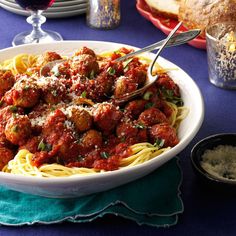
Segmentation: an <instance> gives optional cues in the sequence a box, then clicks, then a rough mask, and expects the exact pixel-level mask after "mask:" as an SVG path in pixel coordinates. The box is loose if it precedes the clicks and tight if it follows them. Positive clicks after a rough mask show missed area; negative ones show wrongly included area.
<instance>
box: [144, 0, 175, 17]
mask: <svg viewBox="0 0 236 236" xmlns="http://www.w3.org/2000/svg"><path fill="white" fill-rule="evenodd" d="M158 1H164V0H154V1H153V0H145V2H146V4H147V5H148V6H149V8H150V10H151V12H152V13H154V14H155V15H158V16H161V17H165V18H171V19H175V20H178V8H179V1H180V0H172V1H171V2H173V3H174V5H175V6H174V10H173V11H172V12H171V11H170V10H169V9H168V7H167V8H166V9H164V8H159V6H158V4H157V2H158ZM173 3H172V4H173ZM166 4H168V3H166ZM176 8H177V10H176Z"/></svg>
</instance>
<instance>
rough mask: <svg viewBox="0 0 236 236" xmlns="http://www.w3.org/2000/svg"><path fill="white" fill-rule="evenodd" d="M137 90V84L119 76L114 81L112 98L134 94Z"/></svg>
mask: <svg viewBox="0 0 236 236" xmlns="http://www.w3.org/2000/svg"><path fill="white" fill-rule="evenodd" d="M137 88H138V83H135V82H133V81H130V80H129V79H128V78H127V77H125V76H121V77H119V79H117V80H116V83H115V89H114V96H115V97H116V98H118V97H122V96H123V95H125V94H126V93H130V92H134V91H135V90H137Z"/></svg>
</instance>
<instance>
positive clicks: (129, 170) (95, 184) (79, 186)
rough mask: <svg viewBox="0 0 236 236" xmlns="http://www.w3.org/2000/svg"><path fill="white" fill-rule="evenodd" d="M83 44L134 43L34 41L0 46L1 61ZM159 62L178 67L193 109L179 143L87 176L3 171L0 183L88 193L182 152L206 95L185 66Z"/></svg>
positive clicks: (61, 193)
mask: <svg viewBox="0 0 236 236" xmlns="http://www.w3.org/2000/svg"><path fill="white" fill-rule="evenodd" d="M82 46H87V47H89V48H91V49H93V50H94V51H95V52H96V53H101V52H104V51H109V50H117V49H119V48H121V47H128V48H130V47H131V46H128V45H124V44H117V43H111V42H98V41H64V42H57V43H51V44H31V45H24V46H18V47H14V48H8V49H4V50H0V61H4V60H6V59H9V58H12V57H13V56H15V55H18V54H20V53H30V54H40V53H43V52H45V51H48V49H50V51H56V52H58V53H60V54H62V55H71V54H72V53H73V52H74V51H76V50H78V48H80V47H82ZM134 49H137V48H134ZM146 56H147V57H150V58H153V57H154V54H151V53H147V54H146ZM158 62H159V64H160V65H161V66H162V67H164V68H177V70H173V71H172V72H171V73H170V76H171V77H172V78H173V80H174V81H175V82H176V83H177V84H178V85H179V87H180V92H181V95H182V98H183V101H184V103H185V106H187V107H188V108H189V109H190V112H189V114H188V116H187V117H186V118H185V119H184V120H183V121H182V122H181V124H180V128H179V131H178V136H179V139H180V142H179V143H178V144H177V145H176V146H175V147H173V148H171V149H170V150H168V151H166V152H164V153H163V154H161V155H159V156H158V157H156V158H154V159H152V160H149V161H147V162H145V163H143V164H140V165H137V166H133V167H126V168H122V169H120V170H116V171H110V172H104V173H99V174H92V175H87V176H85V175H84V176H71V177H60V178H50V179H48V178H42V177H27V176H20V175H14V174H9V173H3V172H0V184H1V185H4V186H6V187H8V188H10V189H13V190H17V191H21V192H25V193H31V194H36V195H41V196H47V197H60V198H66V197H77V196H84V195H88V194H92V193H96V192H100V191H104V190H108V189H111V188H114V187H117V186H119V185H122V184H125V183H128V182H130V181H133V180H136V179H138V178H140V177H143V176H145V175H147V174H149V173H150V172H152V171H153V170H155V169H157V168H158V167H160V166H161V165H163V164H164V163H165V162H167V161H169V160H170V159H172V158H173V157H174V156H176V155H177V154H178V153H180V152H181V151H182V150H183V149H184V148H185V147H186V146H187V145H188V144H189V142H190V141H191V140H192V139H193V137H194V136H195V135H196V133H197V132H198V130H199V128H200V127H201V124H202V121H203V117H204V105H203V98H202V95H201V93H200V91H199V89H198V87H197V85H196V84H195V82H194V81H193V79H191V78H190V77H189V76H188V75H187V74H186V73H185V72H184V71H183V70H182V69H181V68H179V67H178V66H176V65H175V64H173V63H171V62H169V61H167V60H165V59H163V58H161V57H160V58H159V59H158Z"/></svg>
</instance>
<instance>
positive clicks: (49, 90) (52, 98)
mask: <svg viewBox="0 0 236 236" xmlns="http://www.w3.org/2000/svg"><path fill="white" fill-rule="evenodd" d="M65 97H66V86H65V85H64V84H63V83H62V82H61V81H60V80H59V79H51V78H50V77H48V81H47V83H46V85H45V86H43V87H42V98H43V100H44V101H45V102H46V103H47V104H50V105H54V104H58V103H60V102H61V101H62V100H63V99H65Z"/></svg>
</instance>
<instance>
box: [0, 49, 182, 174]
mask: <svg viewBox="0 0 236 236" xmlns="http://www.w3.org/2000/svg"><path fill="white" fill-rule="evenodd" d="M130 51H131V50H130V49H126V48H121V49H120V50H118V51H116V52H114V53H112V54H111V56H106V57H101V56H97V55H96V54H95V53H94V51H93V50H92V49H89V48H86V47H83V48H81V49H80V50H78V51H77V52H75V54H74V55H73V56H72V57H70V58H68V59H67V60H66V61H64V62H62V63H60V64H59V65H56V66H55V67H54V68H52V69H51V70H49V71H48V72H47V73H48V74H47V76H46V77H42V76H39V71H40V68H41V67H42V66H43V65H45V64H47V63H48V62H49V61H53V60H57V59H60V58H62V57H61V56H60V55H59V54H57V53H56V52H46V53H45V54H43V55H41V56H40V57H39V58H38V60H37V62H36V64H35V67H33V68H29V70H28V73H27V74H18V75H16V76H13V74H12V73H11V71H8V72H7V73H6V72H3V71H0V83H1V81H2V80H3V79H4V89H2V90H1V91H0V94H1V96H2V100H1V101H2V102H1V104H0V141H1V142H0V154H1V153H3V154H4V155H5V156H6V157H5V159H4V158H3V156H2V155H0V158H2V160H0V168H1V167H2V166H3V164H6V163H7V162H8V161H9V160H10V159H12V158H13V157H14V155H15V153H16V152H17V151H18V150H19V149H23V148H25V149H27V150H29V151H30V152H31V153H33V154H34V155H33V159H32V164H33V165H34V166H37V167H39V166H41V165H43V164H47V163H48V164H50V163H58V164H62V165H64V166H68V167H87V168H95V169H98V170H107V171H109V170H116V169H118V168H119V163H120V160H121V159H123V158H127V157H128V156H130V155H132V149H131V145H133V144H135V143H140V142H151V143H155V142H156V140H157V139H164V140H165V142H164V145H166V146H174V145H176V144H177V143H178V138H177V134H176V130H175V129H174V128H173V127H171V124H169V123H168V122H169V117H170V116H171V114H172V109H171V107H169V106H168V104H167V103H166V101H170V102H172V98H174V99H175V101H178V102H179V101H181V97H180V93H179V88H178V86H177V85H176V84H175V83H174V81H173V80H172V79H171V78H170V77H169V76H168V75H167V74H162V75H160V79H159V80H158V82H157V83H156V84H155V85H153V86H152V87H151V88H149V89H148V90H147V91H146V93H144V94H143V95H140V96H139V97H137V98H135V99H133V100H131V101H128V102H126V103H123V104H119V106H118V105H117V104H116V103H115V102H114V98H116V97H119V96H122V95H124V94H125V93H127V92H131V91H135V90H136V89H139V88H140V87H142V86H143V84H144V83H145V81H146V77H147V67H148V65H147V64H144V63H143V62H141V61H140V60H139V59H138V58H133V59H131V60H130V59H129V60H127V61H126V62H116V61H115V59H116V58H118V57H120V56H121V55H123V54H128V53H129V52H130ZM4 160H5V161H4ZM1 163H3V164H1Z"/></svg>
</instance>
